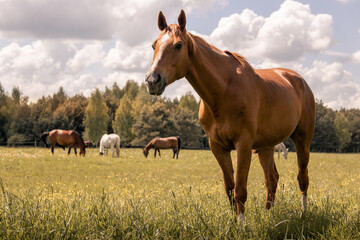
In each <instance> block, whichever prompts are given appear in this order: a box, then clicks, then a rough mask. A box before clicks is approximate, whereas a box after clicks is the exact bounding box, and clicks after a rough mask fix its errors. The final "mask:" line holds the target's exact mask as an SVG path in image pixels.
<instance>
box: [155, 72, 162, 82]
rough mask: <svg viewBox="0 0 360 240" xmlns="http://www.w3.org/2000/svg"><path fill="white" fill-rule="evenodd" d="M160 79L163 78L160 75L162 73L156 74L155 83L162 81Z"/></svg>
mask: <svg viewBox="0 0 360 240" xmlns="http://www.w3.org/2000/svg"><path fill="white" fill-rule="evenodd" d="M160 80H161V76H160V74H157V73H156V74H155V80H154V82H155V83H157V82H160Z"/></svg>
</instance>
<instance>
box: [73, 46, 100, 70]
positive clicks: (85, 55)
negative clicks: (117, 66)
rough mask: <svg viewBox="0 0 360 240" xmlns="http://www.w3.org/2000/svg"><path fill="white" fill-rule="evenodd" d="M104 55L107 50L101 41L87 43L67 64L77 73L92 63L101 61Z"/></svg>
mask: <svg viewBox="0 0 360 240" xmlns="http://www.w3.org/2000/svg"><path fill="white" fill-rule="evenodd" d="M104 56H105V52H104V51H103V47H102V44H101V43H99V42H97V43H92V44H87V45H85V46H84V47H83V48H82V49H80V50H78V51H77V52H76V54H75V55H74V57H73V58H71V59H69V60H68V61H67V63H66V65H67V67H68V68H69V70H70V71H71V72H73V73H74V72H75V73H77V72H79V71H81V70H83V69H84V68H86V67H88V66H90V65H91V64H94V63H97V62H101V60H102V58H103V57H104Z"/></svg>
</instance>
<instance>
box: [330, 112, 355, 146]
mask: <svg viewBox="0 0 360 240" xmlns="http://www.w3.org/2000/svg"><path fill="white" fill-rule="evenodd" d="M334 126H335V132H336V136H337V138H338V140H339V148H338V151H339V152H342V150H343V149H344V148H345V147H346V145H347V144H348V143H350V141H351V133H350V131H349V129H350V124H349V121H348V120H347V118H346V117H345V115H344V114H343V113H341V112H337V113H336V116H335V120H334Z"/></svg>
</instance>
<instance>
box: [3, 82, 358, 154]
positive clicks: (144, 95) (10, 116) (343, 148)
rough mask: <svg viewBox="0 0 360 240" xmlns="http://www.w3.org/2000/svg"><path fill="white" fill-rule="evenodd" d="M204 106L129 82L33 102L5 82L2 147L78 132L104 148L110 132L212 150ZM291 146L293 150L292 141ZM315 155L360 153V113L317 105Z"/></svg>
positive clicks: (131, 142) (124, 141) (130, 141)
mask: <svg viewBox="0 0 360 240" xmlns="http://www.w3.org/2000/svg"><path fill="white" fill-rule="evenodd" d="M198 109H199V102H198V101H197V100H196V98H195V97H194V96H193V95H192V94H191V93H187V94H185V95H184V96H182V97H180V99H178V98H174V99H169V98H166V97H159V96H151V95H149V94H148V92H147V89H146V86H145V84H141V85H139V84H138V83H137V82H135V81H134V80H128V81H127V83H126V84H125V86H124V87H123V88H120V87H119V86H118V85H117V83H114V84H113V85H112V86H111V87H106V88H105V90H104V91H100V90H99V89H95V90H94V91H93V92H92V94H91V96H90V97H85V96H83V95H81V94H77V95H75V96H72V97H70V96H68V95H67V94H66V93H65V91H64V89H63V88H62V87H60V88H59V90H58V91H57V92H56V93H54V94H53V95H48V96H42V97H41V98H40V99H38V100H37V101H36V102H29V98H28V97H27V96H23V95H22V93H21V90H20V89H19V88H18V87H14V88H13V89H12V92H11V93H10V94H9V93H6V92H5V91H4V89H3V87H2V85H1V83H0V142H1V143H2V145H4V144H5V145H6V144H7V145H12V144H15V143H25V142H34V141H38V142H39V140H40V135H41V133H42V132H45V131H50V130H52V129H73V130H75V131H77V132H78V133H80V134H81V135H82V136H83V138H84V139H86V140H90V141H92V142H94V143H98V142H99V140H100V138H101V136H102V135H103V134H104V133H116V134H118V135H119V136H120V137H121V145H122V146H126V147H134V146H135V147H140V146H141V147H143V146H144V145H146V143H147V142H148V141H150V140H151V139H152V138H153V137H155V136H164V137H166V136H180V137H181V139H182V143H183V146H184V147H187V148H208V139H207V137H206V134H205V133H204V131H203V129H202V127H201V124H200V122H199V120H198ZM285 144H286V145H287V146H289V147H290V148H291V149H292V150H294V149H293V145H292V143H291V141H290V140H289V139H287V140H286V141H285ZM311 151H315V152H360V110H359V109H345V108H344V109H340V110H338V111H334V110H332V109H331V108H329V107H327V106H326V105H325V104H324V103H323V102H322V101H319V100H317V101H316V126H315V133H314V138H313V141H312V146H311Z"/></svg>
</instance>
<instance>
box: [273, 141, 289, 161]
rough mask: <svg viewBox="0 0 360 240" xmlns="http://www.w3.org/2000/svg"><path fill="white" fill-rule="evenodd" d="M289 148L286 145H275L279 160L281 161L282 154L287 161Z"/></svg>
mask: <svg viewBox="0 0 360 240" xmlns="http://www.w3.org/2000/svg"><path fill="white" fill-rule="evenodd" d="M288 150H289V148H286V147H285V144H284V143H279V144H278V145H275V148H274V151H275V152H278V159H279V160H280V152H281V154H282V155H283V156H284V158H285V159H287V155H288Z"/></svg>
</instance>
